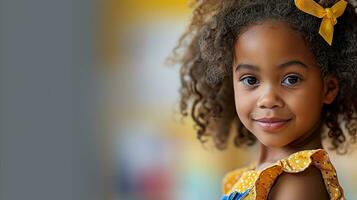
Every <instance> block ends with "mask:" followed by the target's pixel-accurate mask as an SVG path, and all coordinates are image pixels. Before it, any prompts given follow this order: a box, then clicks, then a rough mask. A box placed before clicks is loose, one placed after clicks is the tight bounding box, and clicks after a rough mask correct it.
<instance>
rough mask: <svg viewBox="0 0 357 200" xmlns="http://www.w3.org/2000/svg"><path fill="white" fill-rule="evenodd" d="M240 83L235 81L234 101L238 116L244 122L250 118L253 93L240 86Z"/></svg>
mask: <svg viewBox="0 0 357 200" xmlns="http://www.w3.org/2000/svg"><path fill="white" fill-rule="evenodd" d="M238 84H239V83H234V102H235V106H236V111H237V114H238V117H239V119H240V120H241V121H242V122H243V123H244V122H245V121H247V120H248V117H249V113H250V110H251V108H252V103H253V101H252V97H251V95H249V94H248V93H247V92H246V91H245V90H244V89H243V88H240V87H239V85H238Z"/></svg>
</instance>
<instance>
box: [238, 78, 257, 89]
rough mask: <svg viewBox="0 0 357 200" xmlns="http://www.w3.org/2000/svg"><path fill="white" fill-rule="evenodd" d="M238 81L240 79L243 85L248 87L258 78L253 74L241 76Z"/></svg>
mask: <svg viewBox="0 0 357 200" xmlns="http://www.w3.org/2000/svg"><path fill="white" fill-rule="evenodd" d="M239 81H241V82H242V83H243V84H244V85H246V86H249V87H251V86H254V85H256V84H258V83H259V81H258V79H256V78H255V77H254V76H245V77H243V78H241V79H240V80H239Z"/></svg>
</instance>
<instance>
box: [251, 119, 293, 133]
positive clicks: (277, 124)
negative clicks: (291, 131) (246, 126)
mask: <svg viewBox="0 0 357 200" xmlns="http://www.w3.org/2000/svg"><path fill="white" fill-rule="evenodd" d="M290 120H291V119H288V120H282V119H280V120H277V119H275V120H266V119H260V120H254V122H256V123H257V125H258V126H260V127H261V128H262V129H263V130H264V131H277V130H279V129H280V128H281V127H283V126H285V125H286V124H287V123H288V122H289V121H290Z"/></svg>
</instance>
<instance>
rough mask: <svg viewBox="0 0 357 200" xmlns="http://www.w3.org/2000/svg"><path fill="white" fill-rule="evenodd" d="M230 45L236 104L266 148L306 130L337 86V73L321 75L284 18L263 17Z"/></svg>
mask: <svg viewBox="0 0 357 200" xmlns="http://www.w3.org/2000/svg"><path fill="white" fill-rule="evenodd" d="M234 50H235V52H234V64H233V85H234V95H235V105H236V111H237V114H238V116H239V119H240V120H241V121H242V123H243V124H244V126H245V127H246V128H247V129H248V130H250V131H251V132H252V133H253V134H254V135H255V136H256V137H257V138H258V140H259V141H260V142H261V143H263V144H264V145H265V146H268V147H283V146H286V145H288V144H290V143H291V142H293V141H295V140H297V139H298V138H300V137H301V136H303V135H305V134H309V133H310V132H311V131H312V130H313V129H314V127H316V125H317V124H318V123H319V120H320V115H321V111H322V106H323V104H324V103H327V104H328V103H331V102H332V101H333V99H334V98H335V97H336V95H337V90H338V89H337V88H338V87H337V81H336V78H335V77H331V76H330V77H327V78H325V79H323V78H322V77H321V74H320V69H319V66H318V65H317V63H316V60H315V57H314V55H313V54H312V52H311V51H310V49H309V48H308V46H307V45H306V43H305V42H304V40H303V38H302V37H301V36H300V35H299V34H298V33H297V32H296V31H294V30H293V29H291V28H290V27H289V26H288V25H287V24H286V23H284V22H279V21H267V22H264V23H262V24H258V25H253V26H251V27H249V28H248V29H247V30H246V31H245V32H244V33H242V34H241V35H240V36H239V38H238V39H237V41H236V43H235V46H234ZM325 85H326V86H325ZM327 85H328V87H327ZM329 88H332V89H331V90H330V89H329ZM333 88H334V89H333Z"/></svg>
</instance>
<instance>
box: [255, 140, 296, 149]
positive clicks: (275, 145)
mask: <svg viewBox="0 0 357 200" xmlns="http://www.w3.org/2000/svg"><path fill="white" fill-rule="evenodd" d="M257 139H258V140H259V142H260V143H262V144H263V145H264V146H266V147H269V148H282V147H284V146H286V145H288V144H289V142H286V141H278V140H277V139H276V138H269V139H267V138H257Z"/></svg>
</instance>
